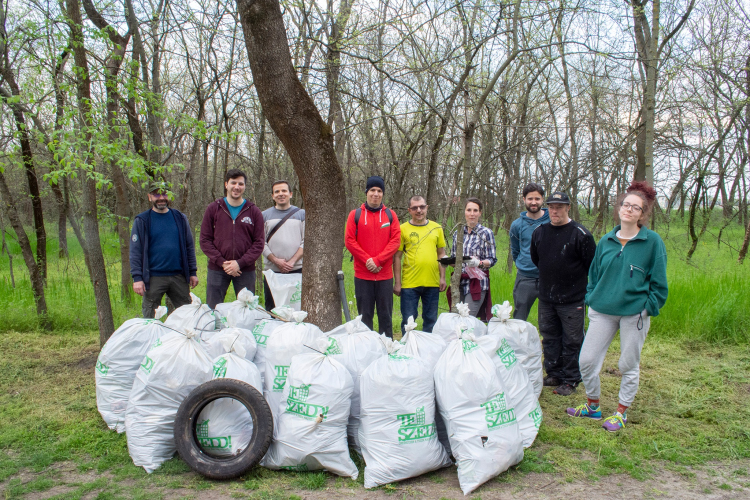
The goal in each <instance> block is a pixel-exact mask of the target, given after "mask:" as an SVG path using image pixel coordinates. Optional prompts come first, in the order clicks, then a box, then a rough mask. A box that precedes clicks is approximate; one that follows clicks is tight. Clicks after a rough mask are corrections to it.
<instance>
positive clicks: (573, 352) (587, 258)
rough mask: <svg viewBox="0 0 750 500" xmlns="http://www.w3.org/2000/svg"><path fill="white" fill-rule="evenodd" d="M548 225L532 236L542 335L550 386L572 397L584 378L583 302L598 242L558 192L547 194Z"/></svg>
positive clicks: (546, 384)
mask: <svg viewBox="0 0 750 500" xmlns="http://www.w3.org/2000/svg"><path fill="white" fill-rule="evenodd" d="M546 201H547V207H548V213H549V219H550V221H549V223H546V224H542V225H540V226H539V227H537V228H536V229H535V230H534V232H533V233H532V235H531V247H530V254H531V260H532V262H533V263H534V265H535V266H536V267H537V268H538V269H539V333H540V334H541V335H542V348H543V351H544V369H545V371H546V372H547V377H546V378H545V379H544V385H545V386H553V387H556V389H555V390H554V391H553V392H554V393H555V394H559V395H561V396H569V395H570V394H572V393H574V392H575V391H576V386H577V385H578V383H579V382H580V381H581V371H580V369H579V367H578V355H579V354H580V352H581V345H582V344H583V322H584V318H585V310H584V307H583V300H584V297H585V295H586V285H587V284H588V274H589V266H590V265H591V262H592V261H593V260H594V252H595V251H596V243H595V242H594V237H593V236H592V235H591V233H590V232H589V231H588V229H586V228H585V227H583V226H582V225H581V224H579V223H577V222H576V221H574V220H572V219H571V218H570V217H569V216H568V213H569V212H570V198H568V195H567V194H565V193H563V192H562V191H555V192H554V193H552V194H551V195H550V196H549V197H548V198H547V200H546Z"/></svg>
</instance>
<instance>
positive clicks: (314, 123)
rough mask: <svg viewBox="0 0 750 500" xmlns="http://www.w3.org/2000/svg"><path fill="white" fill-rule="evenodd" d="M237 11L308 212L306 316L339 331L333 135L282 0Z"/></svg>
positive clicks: (249, 1)
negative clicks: (303, 77) (299, 67)
mask: <svg viewBox="0 0 750 500" xmlns="http://www.w3.org/2000/svg"><path fill="white" fill-rule="evenodd" d="M237 10H238V12H239V14H240V20H241V22H242V29H243V31H244V35H245V44H246V45H247V50H248V58H249V63H250V69H251V71H252V74H253V81H254V84H255V88H256V90H257V92H258V97H259V99H260V103H261V106H262V108H263V114H264V116H265V117H266V119H267V120H268V123H269V124H270V125H271V128H272V129H273V131H274V132H275V133H276V136H277V137H278V138H279V139H280V140H281V142H282V143H283V144H284V147H285V148H286V150H287V153H288V154H289V157H290V159H291V161H292V164H293V165H294V170H295V172H296V174H297V177H298V178H299V182H300V191H301V192H302V198H303V200H304V204H305V210H306V220H307V223H306V225H305V260H304V269H303V275H302V308H303V309H304V310H306V311H307V312H308V313H309V314H310V316H309V320H310V321H311V322H313V323H315V324H316V325H318V326H319V327H320V328H322V329H323V330H329V329H331V328H333V327H335V326H337V325H339V324H341V305H340V299H339V294H338V281H337V272H338V271H339V270H340V269H341V260H342V255H343V254H342V250H343V247H344V225H345V222H346V216H347V214H346V212H345V209H346V193H345V191H344V177H343V173H342V172H341V168H340V167H339V164H338V161H337V159H336V152H335V150H334V145H333V132H332V130H331V127H329V126H328V125H327V124H326V123H325V121H323V119H322V117H321V116H320V113H319V111H318V109H317V108H316V107H315V104H314V103H313V101H312V99H311V98H310V96H309V95H308V94H307V92H306V91H305V88H304V87H303V86H302V84H301V83H300V81H299V79H298V78H297V74H296V72H295V70H294V67H293V66H292V59H291V54H290V53H289V44H288V41H287V38H286V29H285V27H284V20H283V18H282V14H281V8H280V5H279V2H278V0H237Z"/></svg>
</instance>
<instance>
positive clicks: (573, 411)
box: [568, 403, 602, 420]
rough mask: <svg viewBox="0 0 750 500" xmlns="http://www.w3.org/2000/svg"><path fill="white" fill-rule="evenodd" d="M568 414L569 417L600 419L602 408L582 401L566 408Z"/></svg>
mask: <svg viewBox="0 0 750 500" xmlns="http://www.w3.org/2000/svg"><path fill="white" fill-rule="evenodd" d="M568 415H570V416H571V417H585V418H590V419H593V420H601V419H602V408H601V406H597V407H596V409H594V408H592V407H591V406H589V404H588V403H583V404H582V405H580V406H576V407H575V408H568Z"/></svg>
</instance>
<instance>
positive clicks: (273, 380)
mask: <svg viewBox="0 0 750 500" xmlns="http://www.w3.org/2000/svg"><path fill="white" fill-rule="evenodd" d="M306 317H307V313H306V312H304V311H295V312H294V313H293V317H292V321H291V322H289V323H285V324H283V325H282V326H280V327H278V328H277V329H276V330H274V332H273V335H271V337H269V338H268V342H267V344H266V376H265V379H264V381H263V395H264V396H265V397H266V401H268V406H270V407H271V412H273V416H274V422H278V416H279V414H280V412H281V411H282V410H283V409H284V407H285V405H286V396H284V387H285V385H286V378H287V375H288V373H289V366H290V364H291V362H292V358H293V357H294V356H296V355H297V354H302V353H307V352H310V349H309V348H308V347H305V346H306V345H307V346H311V347H312V346H315V345H316V344H315V339H317V338H318V337H322V336H323V335H324V333H323V332H322V331H320V328H318V327H317V326H315V325H313V324H312V323H303V321H304V320H305V318H306ZM348 413H349V410H347V415H348ZM275 433H276V432H275V430H274V434H275Z"/></svg>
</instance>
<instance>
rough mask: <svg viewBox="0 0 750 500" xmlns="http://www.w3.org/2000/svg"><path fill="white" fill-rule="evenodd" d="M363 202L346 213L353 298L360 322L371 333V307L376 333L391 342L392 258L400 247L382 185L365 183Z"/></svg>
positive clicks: (378, 179)
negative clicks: (352, 275)
mask: <svg viewBox="0 0 750 500" xmlns="http://www.w3.org/2000/svg"><path fill="white" fill-rule="evenodd" d="M365 193H366V194H367V202H366V203H363V204H362V206H361V207H360V208H358V209H356V210H352V211H351V212H350V213H349V219H348V220H347V222H346V249H347V250H349V252H351V254H352V256H353V257H354V296H355V297H356V299H357V310H358V311H359V313H360V314H361V315H362V322H363V323H364V324H365V325H367V327H368V328H370V329H371V330H372V319H373V316H374V314H375V306H377V308H378V331H379V332H380V333H385V334H386V335H387V336H389V337H391V338H393V319H392V317H391V316H392V314H393V254H395V253H396V250H398V246H399V244H400V243H401V226H400V225H399V223H398V217H396V214H395V213H394V212H393V211H392V210H390V209H388V208H386V207H385V205H383V194H384V193H385V181H383V178H382V177H380V176H378V175H374V176H372V177H370V178H369V179H367V187H366V188H365Z"/></svg>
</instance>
